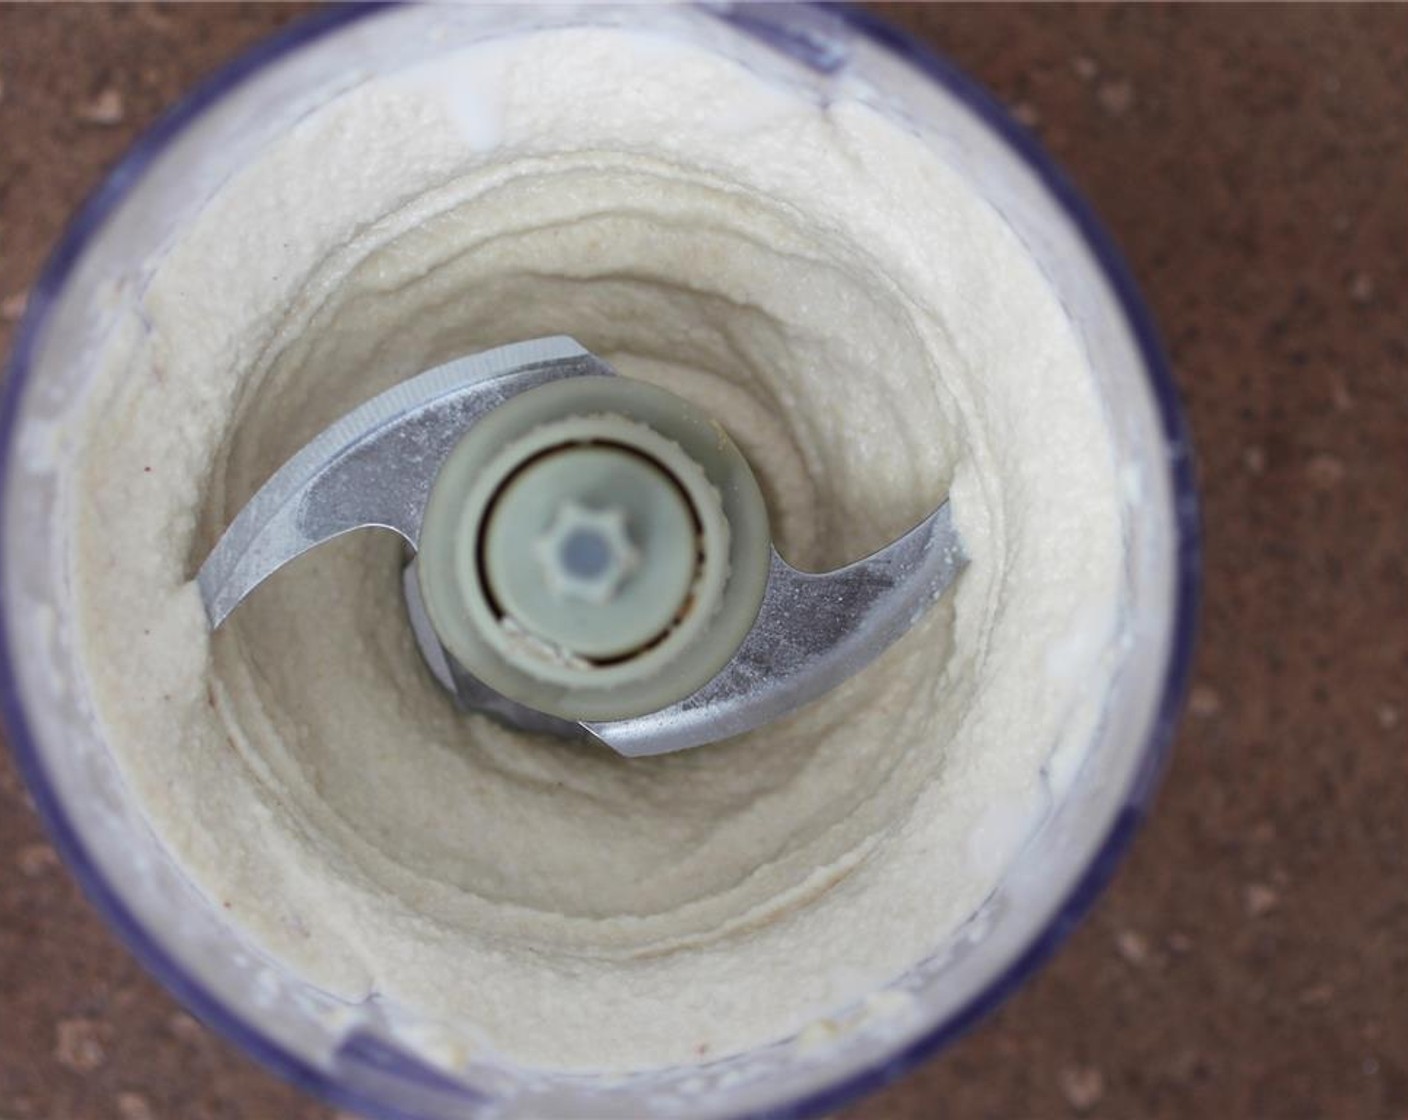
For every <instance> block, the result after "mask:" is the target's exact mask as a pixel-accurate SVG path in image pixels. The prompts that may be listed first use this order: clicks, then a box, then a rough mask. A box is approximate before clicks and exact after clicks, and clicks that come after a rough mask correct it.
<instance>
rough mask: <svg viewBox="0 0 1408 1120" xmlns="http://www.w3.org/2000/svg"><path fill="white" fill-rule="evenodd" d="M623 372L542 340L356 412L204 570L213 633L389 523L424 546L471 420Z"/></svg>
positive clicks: (268, 493)
mask: <svg viewBox="0 0 1408 1120" xmlns="http://www.w3.org/2000/svg"><path fill="white" fill-rule="evenodd" d="M614 372H615V371H614V370H612V369H611V367H610V366H608V365H607V364H606V363H605V362H602V361H601V360H600V359H598V358H596V357H594V356H593V355H591V354H590V353H588V352H587V351H586V350H584V349H583V348H582V347H581V346H579V345H578V344H577V343H576V342H574V341H573V340H572V339H570V338H566V337H557V338H540V339H534V340H532V341H530V342H519V343H514V344H513V345H510V346H501V347H499V348H498V349H496V350H488V351H485V352H484V353H482V354H474V355H471V356H469V357H466V358H458V359H456V360H455V361H453V362H447V363H446V364H445V365H443V366H437V367H436V368H435V369H432V370H429V371H427V372H426V373H422V374H420V375H418V376H416V377H412V378H410V379H409V380H407V381H403V382H402V383H401V384H399V385H397V386H395V387H394V388H392V389H388V390H387V391H386V392H384V393H382V394H381V395H380V396H378V397H374V398H373V399H372V400H370V401H368V402H367V403H366V404H364V405H362V406H361V407H359V408H357V409H355V410H354V411H352V412H351V413H349V414H348V415H346V416H344V417H343V418H342V419H341V420H339V421H337V423H335V424H333V425H332V426H331V427H330V428H328V429H326V430H325V431H323V432H322V433H321V434H319V435H318V436H317V437H316V438H315V439H314V440H313V441H312V442H311V443H309V444H308V445H307V446H306V447H304V448H303V449H302V450H301V451H299V452H298V454H296V455H294V456H293V458H292V459H290V460H289V461H288V462H287V463H285V464H284V466H283V467H281V468H280V469H279V470H278V471H277V472H276V473H275V474H274V475H273V477H271V478H270V479H269V481H268V482H266V483H265V484H264V485H263V486H262V487H261V488H260V489H259V491H258V492H257V493H256V494H255V495H254V497H253V498H251V499H250V500H249V503H248V504H247V505H246V506H245V507H244V508H243V509H242V510H241V511H240V512H239V515H238V516H237V517H236V518H235V519H234V521H233V522H231V524H230V527H229V528H228V529H227V530H226V531H225V534H224V536H222V537H221V538H220V541H219V543H218V544H216V546H215V548H214V549H213V550H212V551H211V553H210V555H209V556H208V557H207V558H206V561H205V563H204V564H202V565H201V569H200V572H199V574H198V575H197V577H196V579H197V582H198V583H199V585H200V592H201V598H202V600H203V601H204V603H205V611H206V614H207V616H208V617H209V619H210V625H211V628H212V629H214V628H216V627H218V626H219V625H220V624H221V623H222V622H224V621H225V619H226V618H227V617H228V616H229V614H230V612H231V611H233V610H234V609H235V607H236V606H238V605H239V603H240V602H241V600H243V599H244V597H245V596H246V595H248V594H249V593H250V592H251V591H253V590H254V589H255V588H256V587H258V586H259V584H261V583H262V582H263V581H264V580H266V579H267V578H268V577H269V576H271V575H273V573H274V572H276V571H278V569H279V568H281V567H282V566H283V565H285V564H287V563H288V562H289V561H291V560H293V559H295V558H296V557H298V556H301V555H302V554H303V553H304V552H307V551H308V550H309V549H310V548H313V547H315V546H316V545H319V544H322V543H323V542H324V541H328V540H331V539H332V538H333V537H337V536H341V535H342V534H343V533H347V532H350V531H351V530H353V529H362V528H369V527H374V526H379V527H382V528H386V529H391V530H393V531H395V532H397V533H399V534H400V535H401V536H403V537H404V538H405V539H406V540H407V541H409V542H410V544H411V545H413V546H414V545H415V544H416V543H417V541H418V539H419V537H420V528H421V518H422V517H423V516H424V514H425V505H426V502H427V500H428V499H429V497H430V490H431V487H432V486H433V485H434V483H435V478H436V476H437V475H438V474H439V472H440V467H441V466H442V464H443V463H444V462H445V459H446V457H447V456H448V455H449V454H450V452H451V451H452V450H454V447H455V445H456V444H457V443H458V442H459V440H460V437H461V436H462V435H463V434H464V432H465V430H466V429H467V428H468V427H469V426H470V425H471V424H473V423H474V422H475V421H476V420H478V419H479V418H480V417H481V416H483V415H484V414H485V413H487V412H489V411H490V410H492V409H494V408H497V407H498V406H499V405H500V404H502V403H503V402H504V401H506V400H508V399H509V398H510V397H512V396H516V395H517V394H518V393H521V392H524V391H525V390H527V389H532V388H536V387H537V386H539V385H545V384H547V383H548V382H550V381H556V380H559V379H561V378H564V377H581V376H584V375H598V376H600V375H603V374H612V373H614Z"/></svg>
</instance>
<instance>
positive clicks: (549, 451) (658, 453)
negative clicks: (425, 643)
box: [418, 377, 770, 720]
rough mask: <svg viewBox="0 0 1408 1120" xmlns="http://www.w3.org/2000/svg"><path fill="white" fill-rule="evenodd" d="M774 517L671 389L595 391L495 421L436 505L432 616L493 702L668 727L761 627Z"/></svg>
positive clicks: (431, 538) (426, 535) (592, 381)
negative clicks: (676, 711)
mask: <svg viewBox="0 0 1408 1120" xmlns="http://www.w3.org/2000/svg"><path fill="white" fill-rule="evenodd" d="M769 556H770V541H769V533H768V524H767V514H766V510H765V508H764V506H763V501H762V495H761V492H760V491H759V490H758V486H757V482H756V481H755V480H754V478H753V475H752V472H751V470H750V469H749V467H748V465H747V462H746V461H745V460H744V458H743V456H742V453H741V452H740V451H739V450H738V448H737V447H736V446H734V444H733V442H732V441H731V440H730V439H729V438H728V436H727V435H726V434H725V433H724V432H723V430H722V429H721V428H720V427H719V426H718V425H717V424H716V423H714V422H713V421H712V420H711V419H710V418H709V417H707V416H704V415H701V414H700V413H699V412H698V411H697V410H696V409H694V408H693V406H691V405H689V404H688V403H687V402H685V401H683V400H681V399H680V398H678V397H676V396H675V395H674V394H671V393H668V392H666V391H665V390H662V389H659V388H656V387H654V386H651V385H647V384H645V383H643V382H638V381H628V380H626V379H624V378H615V377H583V378H574V379H572V380H570V381H562V382H558V383H554V384H551V385H545V386H543V387H541V388H538V389H533V390H530V391H528V392H526V393H523V394H522V395H520V396H518V397H515V398H514V399H512V400H511V401H508V402H506V403H505V404H504V405H502V406H500V407H499V408H498V409H495V410H494V412H492V413H491V414H489V415H488V416H486V417H485V418H484V419H483V420H482V421H481V422H480V423H479V424H477V425H475V426H474V427H473V428H472V429H470V431H469V432H468V433H467V434H466V436H465V437H464V439H463V440H462V441H461V443H460V444H459V445H458V446H457V447H456V449H455V450H454V452H452V453H451V455H450V457H449V459H448V460H447V461H446V463H445V466H444V468H443V469H442V471H441V473H440V475H439V477H438V478H437V479H436V482H435V486H434V489H433V490H432V492H431V496H430V501H429V503H428V505H427V507H426V514H425V522H424V528H423V531H422V535H421V540H420V555H419V560H418V569H419V576H420V585H421V594H422V598H423V600H424V604H425V610H426V614H427V617H428V618H429V620H430V623H431V625H432V627H433V628H434V630H435V632H436V635H437V636H438V637H439V639H440V641H441V642H442V643H443V645H444V646H445V648H446V649H447V650H448V651H449V652H450V654H451V655H452V656H453V657H455V658H456V659H457V660H458V661H459V663H460V664H461V665H462V666H463V667H464V668H465V669H466V670H467V671H468V672H470V673H471V674H473V675H474V676H475V677H476V678H478V679H479V680H481V681H482V682H483V683H484V684H486V685H488V686H489V687H490V688H492V689H494V690H496V691H497V692H499V693H501V694H502V695H504V696H507V697H509V698H510V699H512V700H515V701H517V702H519V703H521V704H524V705H527V706H529V707H532V708H535V709H537V710H538V711H542V712H547V713H549V714H551V715H555V716H559V717H562V718H564V719H571V720H588V719H620V718H629V717H631V716H634V715H639V714H643V713H646V712H651V711H655V710H658V709H660V708H662V707H664V706H666V705H668V704H671V703H674V702H675V701H677V700H680V699H683V698H684V697H686V696H689V695H690V694H692V693H693V692H695V691H696V690H697V689H698V688H700V687H701V686H702V685H703V684H705V683H706V682H707V681H709V680H710V679H711V678H712V677H713V676H714V675H715V674H717V672H718V671H719V669H720V668H722V666H723V665H724V664H725V663H726V662H727V661H728V659H729V658H730V657H731V656H732V655H733V653H734V652H735V651H736V650H737V648H738V647H739V645H740V644H741V643H742V641H743V639H744V638H745V637H746V635H747V633H748V630H749V628H750V627H751V626H752V624H753V621H754V619H755V618H756V617H757V612H758V608H759V605H760V603H761V602H762V596H763V591H764V589H765V586H766V583H767V578H768V563H769Z"/></svg>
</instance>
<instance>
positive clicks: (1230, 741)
mask: <svg viewBox="0 0 1408 1120" xmlns="http://www.w3.org/2000/svg"><path fill="white" fill-rule="evenodd" d="M296 14H297V11H296V9H294V8H292V7H270V6H256V5H247V6H238V7H234V6H223V5H222V6H192V7H183V8H175V9H164V8H163V9H158V8H151V7H145V6H132V7H79V6H73V7H0V82H3V92H2V93H0V301H2V302H0V349H3V348H5V347H7V346H8V342H9V338H10V334H11V332H12V330H13V323H14V320H15V319H16V318H17V317H18V313H19V310H20V305H21V302H22V296H23V293H24V291H25V289H26V287H27V285H28V284H29V283H30V282H31V279H32V278H33V276H34V275H35V273H36V270H37V269H38V267H39V264H40V261H41V259H42V257H43V255H44V254H45V253H46V252H47V250H48V248H49V246H50V245H51V244H52V242H53V240H54V238H55V236H56V235H57V233H58V231H59V228H60V226H61V223H62V222H63V220H64V218H65V216H66V215H67V214H68V213H69V212H70V210H71V209H72V208H73V206H74V205H75V204H76V203H77V202H78V201H79V199H80V198H81V197H82V196H83V195H84V194H85V193H86V192H87V191H88V190H89V189H90V188H91V187H92V186H93V184H94V183H95V182H96V180H97V178H98V176H99V175H100V174H101V173H102V171H103V169H104V168H105V167H106V166H108V165H109V164H110V163H111V161H112V160H113V159H114V158H115V157H116V156H117V154H118V153H119V152H120V151H121V150H122V149H123V147H124V146H125V145H126V144H127V143H128V142H129V140H130V139H131V138H132V136H133V135H134V134H135V133H136V132H137V131H138V130H139V129H140V128H141V127H142V126H144V125H145V124H146V123H147V122H149V121H150V120H151V119H152V117H153V116H154V114H156V113H157V112H158V111H159V110H160V109H161V108H162V107H163V106H164V105H166V104H168V103H170V101H171V100H172V99H173V98H175V97H176V96H178V95H179V94H180V93H181V92H182V91H183V90H184V89H186V88H188V87H189V86H190V84H191V83H192V82H193V81H195V80H196V79H197V78H198V77H199V76H201V75H202V74H204V73H206V72H207V71H208V70H209V69H210V68H211V67H213V66H215V65H217V64H218V63H220V62H221V61H223V60H225V59H227V58H229V57H230V56H231V55H232V54H233V53H234V52H236V51H238V50H239V49H240V48H242V47H243V46H245V45H247V44H248V43H250V42H252V41H253V40H255V39H257V38H258V37H259V36H261V35H263V34H265V33H266V32H268V31H270V30H272V29H273V28H275V27H277V26H279V25H281V24H283V23H285V22H287V21H288V20H289V19H291V18H293V17H294V16H295V15H296ZM892 14H893V17H894V18H895V19H896V20H897V21H898V22H899V23H902V24H904V25H905V26H907V27H908V28H910V29H911V30H914V31H916V32H918V33H920V34H921V35H923V36H924V37H925V38H926V39H928V40H929V41H930V42H931V43H933V44H934V45H936V46H938V47H940V48H941V49H943V50H945V51H946V52H948V53H949V54H950V55H951V56H953V57H954V58H955V59H957V60H958V61H959V62H960V63H962V64H963V65H964V66H966V67H967V68H968V69H969V70H970V71H972V72H973V73H975V74H976V75H978V76H979V77H980V78H981V79H983V80H984V81H985V82H987V83H988V84H989V85H990V86H991V87H992V88H993V89H994V90H996V91H997V92H998V94H999V95H1000V96H1001V97H1002V98H1004V99H1005V100H1006V101H1007V102H1008V103H1009V104H1011V105H1012V106H1013V107H1014V109H1015V110H1016V112H1017V114H1018V115H1019V117H1020V118H1021V119H1023V120H1024V121H1026V122H1028V123H1029V124H1030V125H1031V126H1032V127H1033V128H1034V129H1035V130H1036V131H1037V132H1038V133H1039V134H1040V135H1041V137H1042V138H1043V140H1044V141H1045V142H1046V144H1047V145H1048V146H1049V147H1050V149H1051V150H1052V151H1053V152H1054V153H1055V154H1056V155H1057V157H1058V158H1059V159H1060V160H1061V161H1063V162H1064V164H1065V165H1066V167H1067V168H1068V169H1069V170H1070V172H1071V174H1072V176H1073V177H1074V179H1075V180H1076V181H1077V183H1078V184H1079V185H1080V186H1081V187H1082V188H1083V189H1084V190H1085V191H1086V193H1087V194H1088V195H1089V196H1090V198H1091V199H1092V200H1093V201H1094V203H1095V205H1096V207H1097V209H1098V210H1099V211H1100V212H1101V213H1102V214H1103V215H1104V217H1105V219H1106V221H1107V222H1108V224H1109V226H1110V227H1111V228H1112V229H1113V231H1114V233H1115V235H1116V237H1117V238H1118V240H1119V241H1120V242H1121V244H1122V245H1123V247H1124V248H1125V250H1126V252H1127V254H1128V255H1129V257H1130V260H1131V262H1132V264H1133V267H1134V271H1135V272H1136V273H1137V275H1138V277H1139V279H1140V281H1141V282H1142V283H1143V285H1144V286H1145V289H1146V291H1147V293H1148V296H1149V298H1150V301H1151V302H1152V304H1153V307H1154V310H1155V312H1156V314H1157V316H1158V318H1159V320H1160V322H1161V324H1162V327H1163V330H1164V332H1165V334H1166V337H1167V340H1168V343H1169V347H1170V350H1171V352H1172V356H1173V361H1174V364H1175V367H1176V370H1177V375H1178V379H1179V382H1180V384H1181V386H1182V388H1183V391H1184V393H1185V395H1186V399H1187V403H1188V407H1189V410H1190V413H1191V417H1192V421H1193V427H1194V429H1195V434H1196V439H1197V447H1198V453H1199V458H1200V461H1201V473H1202V479H1203V485H1204V493H1205V497H1206V522H1207V579H1208V588H1207V606H1206V611H1205V615H1204V622H1205V624H1204V630H1203V641H1202V648H1201V653H1200V656H1199V660H1198V669H1197V674H1196V685H1195V688H1194V690H1193V694H1192V698H1191V705H1190V712H1189V715H1188V717H1187V719H1186V722H1185V724H1184V727H1183V732H1182V734H1181V736H1180V741H1179V745H1178V752H1177V755H1176V758H1175V761H1174V763H1173V766H1172V769H1171V772H1170V774H1169V777H1168V781H1167V784H1166V786H1165V788H1164V790H1163V793H1162V794H1161V796H1160V798H1159V801H1158V803H1157V805H1156V807H1155V813H1154V816H1153V818H1152V820H1151V822H1150V824H1149V826H1148V827H1147V829H1146V830H1145V831H1144V832H1143V834H1142V835H1141V837H1140V838H1139V840H1138V842H1137V843H1136V844H1135V847H1134V850H1133V853H1132V856H1131V858H1130V859H1129V860H1128V861H1127V862H1126V863H1125V865H1124V867H1123V869H1122V870H1121V872H1120V874H1119V876H1118V878H1117V879H1116V881H1115V883H1114V885H1113V887H1112V889H1111V890H1110V891H1109V892H1108V893H1107V895H1106V896H1105V897H1104V898H1103V900H1102V901H1101V903H1100V904H1099V906H1098V907H1097V909H1096V911H1095V913H1094V914H1093V915H1092V917H1091V918H1090V919H1089V920H1088V921H1086V923H1085V924H1084V925H1083V926H1082V927H1081V928H1080V930H1079V931H1078V932H1077V933H1076V935H1075V936H1074V937H1073V938H1072V939H1071V941H1070V943H1069V944H1068V945H1067V946H1066V947H1065V949H1064V950H1063V951H1062V952H1061V953H1060V954H1059V955H1058V956H1057V958H1056V959H1055V960H1054V961H1053V962H1052V963H1051V965H1050V966H1049V967H1048V968H1046V970H1045V971H1044V972H1043V973H1042V974H1041V975H1040V976H1039V977H1038V978H1037V979H1036V980H1035V981H1034V982H1033V983H1031V984H1030V985H1028V986H1027V987H1026V988H1025V989H1024V990H1023V991H1022V992H1021V993H1020V994H1019V995H1017V996H1016V998H1014V999H1012V1000H1011V1001H1010V1002H1009V1003H1008V1004H1007V1005H1006V1006H1005V1007H1003V1008H1002V1009H1001V1010H1000V1011H999V1012H998V1013H997V1014H995V1015H993V1016H992V1017H991V1018H989V1019H988V1020H987V1021H986V1022H985V1023H984V1024H982V1025H981V1026H980V1027H979V1028H978V1029H977V1030H975V1031H974V1032H973V1033H972V1034H971V1035H970V1036H969V1037H967V1038H966V1039H965V1040H964V1041H962V1042H961V1043H959V1044H958V1045H956V1046H954V1047H953V1048H952V1049H950V1050H949V1051H948V1052H946V1053H945V1054H943V1055H941V1056H938V1057H936V1058H934V1059H932V1060H931V1061H930V1062H928V1064H926V1065H925V1066H923V1067H922V1068H921V1069H919V1070H917V1071H916V1072H914V1073H912V1074H911V1075H910V1076H908V1077H907V1078H905V1079H904V1080H902V1081H901V1082H899V1083H898V1084H896V1085H894V1086H893V1087H891V1088H889V1089H887V1090H885V1091H884V1092H882V1093H880V1094H878V1095H876V1096H873V1097H871V1098H869V1099H867V1100H865V1101H863V1102H861V1103H859V1104H857V1105H855V1106H854V1107H853V1108H851V1109H850V1110H849V1112H848V1113H847V1114H846V1115H847V1117H848V1120H918V1118H921V1117H925V1118H927V1117H938V1116H944V1117H953V1118H965V1120H966V1118H969V1117H992V1118H997V1120H1007V1118H1021V1117H1033V1118H1038V1117H1064V1116H1072V1115H1078V1114H1085V1115H1090V1116H1097V1117H1099V1116H1104V1117H1188V1116H1206V1117H1216V1118H1236V1117H1267V1118H1280V1117H1288V1118H1290V1117H1334V1118H1350V1117H1355V1118H1357V1117H1366V1118H1384V1120H1408V873H1406V872H1405V863H1404V853H1405V833H1408V575H1405V567H1406V565H1408V560H1406V559H1405V558H1408V7H1401V6H1400V7H1368V6H1364V7H1357V6H1356V7H1350V6H1342V7H1310V6H1305V7H1295V8H1278V7H1270V6H1257V7H1219V6H1194V7H1160V8H1154V7H1139V8H1133V7H1129V8H1110V7H1094V6H1091V7H1082V8H1066V7H1042V8H1026V7H995V8H982V9H978V8H965V7H943V8H935V7H917V6H916V7H907V8H902V9H897V10H894V11H893V12H892ZM329 1115H330V1114H329V1113H328V1110H326V1109H325V1108H323V1107H322V1106H320V1105H317V1104H315V1103H312V1102H310V1101H307V1100H305V1099H302V1098H300V1097H299V1096H298V1095H297V1094H295V1093H294V1092H293V1091H292V1090H290V1089H288V1088H287V1087H285V1086H283V1085H282V1084H280V1083H279V1082H277V1081H275V1080H274V1079H273V1078H272V1077H270V1076H269V1075H267V1074H265V1073H264V1072H263V1071H261V1070H260V1069H258V1068H256V1067H254V1066H253V1065H251V1064H250V1063H249V1062H248V1061H247V1060H246V1059H244V1058H243V1057H242V1056H240V1055H239V1054H238V1053H236V1052H235V1051H234V1050H232V1049H231V1048H230V1047H229V1046H227V1045H226V1044H225V1043H223V1042H222V1041H220V1040H219V1039H217V1038H215V1037H213V1036H211V1035H210V1034H209V1033H208V1032H206V1031H205V1030H204V1029H203V1028H202V1027H200V1026H199V1025H198V1024H197V1023H196V1022H195V1021H194V1020H192V1019H191V1018H190V1017H189V1016H187V1015H186V1014H184V1013H183V1012H182V1011H180V1010H179V1008H178V1007H177V1006H176V1005H175V1004H174V1003H173V1002H172V1001H171V1000H170V999H169V998H168V997H167V996H166V995H165V994H164V993H163V992H162V991H160V990H159V989H158V988H157V987H156V986H155V984H153V982H152V981H151V980H149V979H148V978H147V977H146V976H145V975H144V974H143V973H142V972H141V971H140V970H139V969H138V968H137V966H136V965H135V964H133V963H132V961H131V960H130V959H129V958H128V957H127V956H126V954H125V953H124V952H123V951H122V950H121V949H120V948H119V947H118V946H117V945H116V943H115V942H114V941H113V939H112V938H111V937H110V936H109V934H108V933H107V932H106V930H105V929H104V927H103V926H102V925H101V924H100V923H99V921H98V920H97V918H96V917H95V916H94V915H93V913H92V912H91V911H90V910H89V908H88V907H87V906H86V904H85V903H84V902H83V900H82V899H81V898H80V897H79V895H78V892H77V891H76V889H75V888H74V886H73V884H72V882H71V881H70V879H69V878H68V876H67V875H66V873H65V872H64V870H63V868H62V867H61V866H59V865H58V863H57V862H56V859H55V857H54V854H53V852H52V850H51V849H50V848H49V847H48V845H47V844H46V843H45V839H44V836H43V834H42V833H41V831H40V829H39V826H38V824H37V822H36V821H35V819H34V817H33V815H32V813H31V812H30V811H29V810H28V809H27V808H26V806H25V798H24V794H23V792H22V791H21V789H20V787H19V784H18V781H17V779H16V777H15V776H14V774H13V771H12V768H11V767H10V765H9V761H8V758H7V757H3V758H0V1120H30V1118H41V1120H99V1118H102V1120H109V1118H117V1120H153V1118H155V1120H166V1118H174V1120H205V1118H222V1120H234V1118H241V1117H243V1118H250V1120H314V1118H318V1120H325V1118H327V1117H329Z"/></svg>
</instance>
